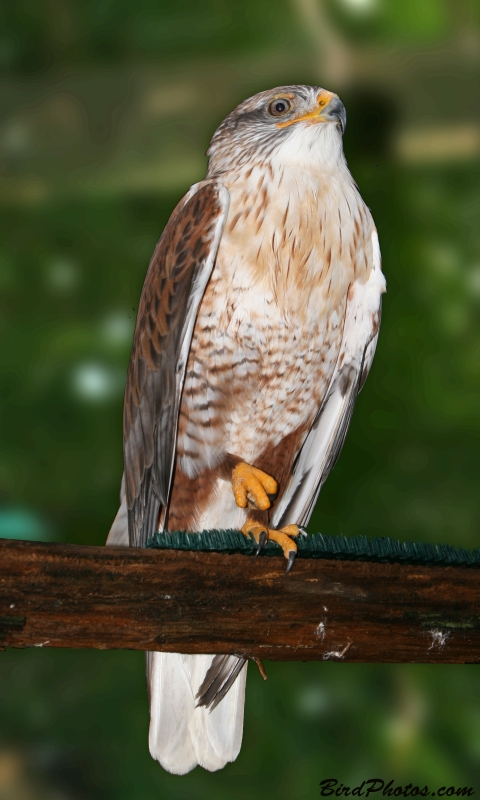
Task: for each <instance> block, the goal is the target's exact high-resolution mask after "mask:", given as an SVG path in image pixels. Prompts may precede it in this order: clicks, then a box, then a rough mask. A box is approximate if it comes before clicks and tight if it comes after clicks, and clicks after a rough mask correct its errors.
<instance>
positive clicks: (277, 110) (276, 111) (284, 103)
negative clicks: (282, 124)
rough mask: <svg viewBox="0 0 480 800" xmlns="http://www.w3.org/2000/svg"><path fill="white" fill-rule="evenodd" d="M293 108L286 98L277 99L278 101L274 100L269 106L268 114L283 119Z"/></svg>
mask: <svg viewBox="0 0 480 800" xmlns="http://www.w3.org/2000/svg"><path fill="white" fill-rule="evenodd" d="M291 107H292V104H291V102H290V100H287V98H286V97H279V98H278V97H277V99H276V100H272V102H271V103H270V105H269V106H268V113H269V114H271V115H272V117H283V115H284V114H286V113H287V112H288V111H290V109H291Z"/></svg>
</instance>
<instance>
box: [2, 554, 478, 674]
mask: <svg viewBox="0 0 480 800" xmlns="http://www.w3.org/2000/svg"><path fill="white" fill-rule="evenodd" d="M284 570H285V561H284V559H283V558H280V557H266V556H265V557H261V558H258V559H257V560H256V561H254V560H253V558H251V557H249V556H243V555H238V554H237V555H224V554H219V553H205V552H203V553H202V552H181V551H174V550H163V551H160V550H144V549H130V548H120V547H108V548H107V547H83V546H76V545H62V544H38V543H33V542H17V541H9V540H0V644H1V645H2V646H3V647H7V646H8V647H32V646H35V647H42V646H43V647H94V648H101V649H113V648H126V649H135V650H164V651H169V652H180V653H235V654H238V655H246V656H248V657H255V656H256V657H260V658H267V659H274V660H282V661H290V660H301V661H306V660H322V659H323V660H326V659H337V660H343V661H362V662H389V661H390V662H398V663H400V662H425V663H426V662H437V663H440V662H443V663H466V662H468V663H472V662H478V661H479V660H480V582H479V577H480V576H479V572H478V570H477V569H475V568H469V567H454V566H446V567H442V566H408V565H402V564H383V563H372V562H365V561H338V560H333V559H313V558H310V559H307V558H305V559H297V561H296V563H295V566H294V568H293V570H292V572H291V573H290V575H288V577H284Z"/></svg>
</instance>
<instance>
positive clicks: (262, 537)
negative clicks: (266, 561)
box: [253, 531, 267, 561]
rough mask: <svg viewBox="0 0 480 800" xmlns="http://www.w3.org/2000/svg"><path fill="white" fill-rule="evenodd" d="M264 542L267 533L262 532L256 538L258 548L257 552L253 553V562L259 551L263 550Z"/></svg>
mask: <svg viewBox="0 0 480 800" xmlns="http://www.w3.org/2000/svg"><path fill="white" fill-rule="evenodd" d="M266 541H267V531H262V532H261V533H260V536H259V537H258V547H257V552H256V553H255V556H254V559H253V560H254V561H255V559H256V557H257V556H258V554H259V553H261V551H262V549H263V545H264V544H265V542H266Z"/></svg>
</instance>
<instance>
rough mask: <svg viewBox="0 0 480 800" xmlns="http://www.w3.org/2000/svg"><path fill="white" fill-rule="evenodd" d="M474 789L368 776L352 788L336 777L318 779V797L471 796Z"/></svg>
mask: <svg viewBox="0 0 480 800" xmlns="http://www.w3.org/2000/svg"><path fill="white" fill-rule="evenodd" d="M474 794H475V790H474V789H472V787H471V786H463V787H460V788H456V787H455V786H440V787H439V788H436V789H430V788H429V787H428V786H414V785H413V783H407V784H406V785H405V786H401V785H398V786H395V782H394V781H393V780H391V781H388V782H387V783H386V782H385V781H382V779H381V778H369V779H368V780H365V781H363V782H362V783H360V784H359V785H358V786H354V787H353V788H352V787H350V786H345V785H344V784H343V783H340V782H339V781H338V780H337V779H336V778H324V780H323V781H320V797H350V796H351V797H364V798H367V797H370V796H376V798H378V800H380V797H471V796H472V795H474Z"/></svg>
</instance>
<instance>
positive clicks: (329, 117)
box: [319, 95, 347, 134]
mask: <svg viewBox="0 0 480 800" xmlns="http://www.w3.org/2000/svg"><path fill="white" fill-rule="evenodd" d="M320 119H322V120H324V121H325V122H337V123H340V127H341V129H342V134H343V133H345V128H346V126H347V112H346V110H345V106H344V105H343V103H342V101H341V100H340V98H339V97H337V95H334V96H333V97H332V99H331V100H330V102H329V103H328V105H327V106H325V107H324V110H323V111H322V112H321V116H320V118H319V121H320Z"/></svg>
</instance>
